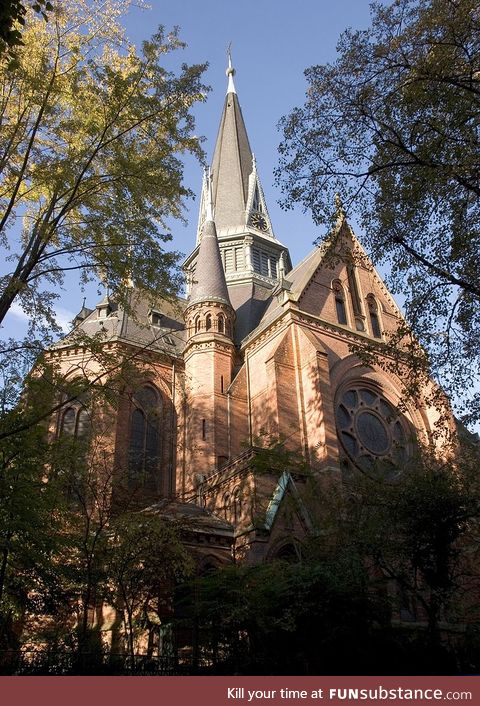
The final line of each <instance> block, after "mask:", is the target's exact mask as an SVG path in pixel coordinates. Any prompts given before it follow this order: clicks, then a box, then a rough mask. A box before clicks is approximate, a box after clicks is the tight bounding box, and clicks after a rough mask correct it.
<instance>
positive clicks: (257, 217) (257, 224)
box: [250, 211, 268, 230]
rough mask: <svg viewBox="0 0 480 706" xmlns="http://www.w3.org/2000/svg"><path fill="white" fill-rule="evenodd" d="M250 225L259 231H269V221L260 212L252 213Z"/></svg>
mask: <svg viewBox="0 0 480 706" xmlns="http://www.w3.org/2000/svg"><path fill="white" fill-rule="evenodd" d="M250 223H251V224H252V226H253V227H254V228H258V230H267V228H268V223H267V219H266V218H265V216H263V215H262V214H261V213H259V212H258V211H254V212H253V213H252V215H251V217H250Z"/></svg>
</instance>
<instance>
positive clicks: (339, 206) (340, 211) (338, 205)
mask: <svg viewBox="0 0 480 706" xmlns="http://www.w3.org/2000/svg"><path fill="white" fill-rule="evenodd" d="M335 211H336V213H337V218H345V207H344V205H343V201H342V197H341V196H340V194H339V193H338V191H337V193H336V194H335Z"/></svg>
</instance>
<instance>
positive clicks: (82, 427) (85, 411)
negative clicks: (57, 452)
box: [59, 393, 92, 440]
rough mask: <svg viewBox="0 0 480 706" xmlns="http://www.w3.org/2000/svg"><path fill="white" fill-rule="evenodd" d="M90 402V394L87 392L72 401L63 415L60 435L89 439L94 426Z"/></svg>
mask: <svg viewBox="0 0 480 706" xmlns="http://www.w3.org/2000/svg"><path fill="white" fill-rule="evenodd" d="M89 404H90V396H89V395H88V394H87V393H84V394H82V395H81V396H79V397H78V398H77V399H76V400H74V401H72V403H71V404H70V405H69V406H68V407H67V408H66V409H65V410H64V411H63V413H62V415H61V419H60V425H59V433H60V435H65V436H71V437H73V438H74V439H83V440H86V439H88V437H89V435H90V431H91V427H92V421H91V414H90V410H89V408H88V406H89Z"/></svg>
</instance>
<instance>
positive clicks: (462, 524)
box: [342, 454, 480, 669]
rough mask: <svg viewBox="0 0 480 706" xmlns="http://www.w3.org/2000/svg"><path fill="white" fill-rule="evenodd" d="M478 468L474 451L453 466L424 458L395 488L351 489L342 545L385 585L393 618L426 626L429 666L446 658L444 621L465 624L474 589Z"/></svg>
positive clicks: (366, 483)
mask: <svg viewBox="0 0 480 706" xmlns="http://www.w3.org/2000/svg"><path fill="white" fill-rule="evenodd" d="M477 467H478V458H477V457H476V455H475V454H474V455H473V456H470V455H469V454H465V455H464V456H463V458H459V459H457V463H456V464H455V463H452V462H441V461H439V459H438V458H435V457H433V456H429V455H428V454H425V455H424V456H423V458H422V459H421V460H418V461H417V463H415V464H414V465H413V466H412V467H411V468H410V469H409V470H408V472H405V473H404V474H403V476H402V477H401V478H400V480H399V481H398V482H397V483H388V482H372V481H371V480H369V479H366V478H362V477H361V476H360V475H358V476H357V477H356V478H355V479H354V480H353V482H352V483H351V485H350V488H349V494H350V500H349V503H348V510H349V512H348V515H347V514H345V524H344V526H343V528H342V529H343V533H342V534H343V540H342V542H345V544H346V545H347V546H348V545H350V546H351V547H354V548H355V551H356V552H358V554H359V555H360V556H362V557H363V558H364V560H366V561H367V562H368V564H369V565H370V566H371V567H372V568H373V569H374V570H376V571H378V572H380V573H379V575H380V576H382V577H383V579H384V581H387V582H388V583H389V584H390V595H391V597H392V608H393V609H394V610H395V612H396V613H397V614H400V615H401V614H402V613H405V614H408V617H407V618H406V619H407V620H412V621H419V623H420V625H421V624H422V623H424V624H426V630H425V641H424V645H425V647H426V648H427V653H428V655H429V658H430V659H431V660H432V664H431V665H428V666H429V668H432V667H433V666H434V664H435V662H437V667H436V668H440V669H442V667H441V664H440V661H439V660H441V658H442V655H443V656H444V657H445V656H446V653H447V643H446V642H445V639H444V638H445V635H442V630H441V627H440V626H441V624H442V622H443V623H444V624H446V625H448V624H450V625H458V624H464V623H467V624H468V622H469V619H470V618H469V615H468V614H469V610H470V609H471V596H472V595H476V591H478V578H479V577H478V572H477V570H476V568H475V563H476V561H477V557H476V552H477V545H478V536H477V533H478V530H477V525H478V519H479V517H480V495H479V488H478V480H477V478H476V475H477ZM455 629H456V628H455ZM420 634H421V633H420ZM459 642H460V640H459Z"/></svg>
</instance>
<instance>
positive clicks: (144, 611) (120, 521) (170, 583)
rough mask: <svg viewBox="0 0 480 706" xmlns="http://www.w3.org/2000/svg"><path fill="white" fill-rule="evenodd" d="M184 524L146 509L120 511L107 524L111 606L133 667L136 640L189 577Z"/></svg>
mask: <svg viewBox="0 0 480 706" xmlns="http://www.w3.org/2000/svg"><path fill="white" fill-rule="evenodd" d="M182 531H185V526H181V525H180V524H179V523H178V522H174V521H168V520H167V521H166V520H162V518H160V517H158V516H155V515H154V514H152V513H150V512H149V511H148V510H145V511H143V512H141V513H139V512H135V513H133V512H132V513H128V512H124V513H122V514H121V515H120V516H119V517H118V518H116V520H115V521H114V522H113V523H112V525H111V533H112V541H111V549H110V556H109V563H108V566H109V574H110V576H111V580H112V585H113V590H114V595H113V597H112V598H113V604H114V605H115V606H116V608H117V610H118V611H119V613H120V614H121V615H123V618H124V625H125V636H126V644H127V652H128V654H129V656H130V658H131V661H132V667H134V666H135V640H136V638H137V637H138V636H139V635H140V634H141V633H145V629H146V626H147V625H148V624H150V625H152V624H154V625H157V626H160V624H161V623H162V622H163V621H162V618H163V619H164V618H165V615H166V614H168V606H169V605H170V602H171V598H172V593H173V589H174V585H175V583H176V582H178V581H180V580H182V579H183V580H184V579H185V578H186V577H187V576H188V575H189V574H191V573H192V569H193V561H192V557H191V556H190V555H189V553H188V551H187V549H186V547H185V545H184V544H182V541H181V539H182Z"/></svg>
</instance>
